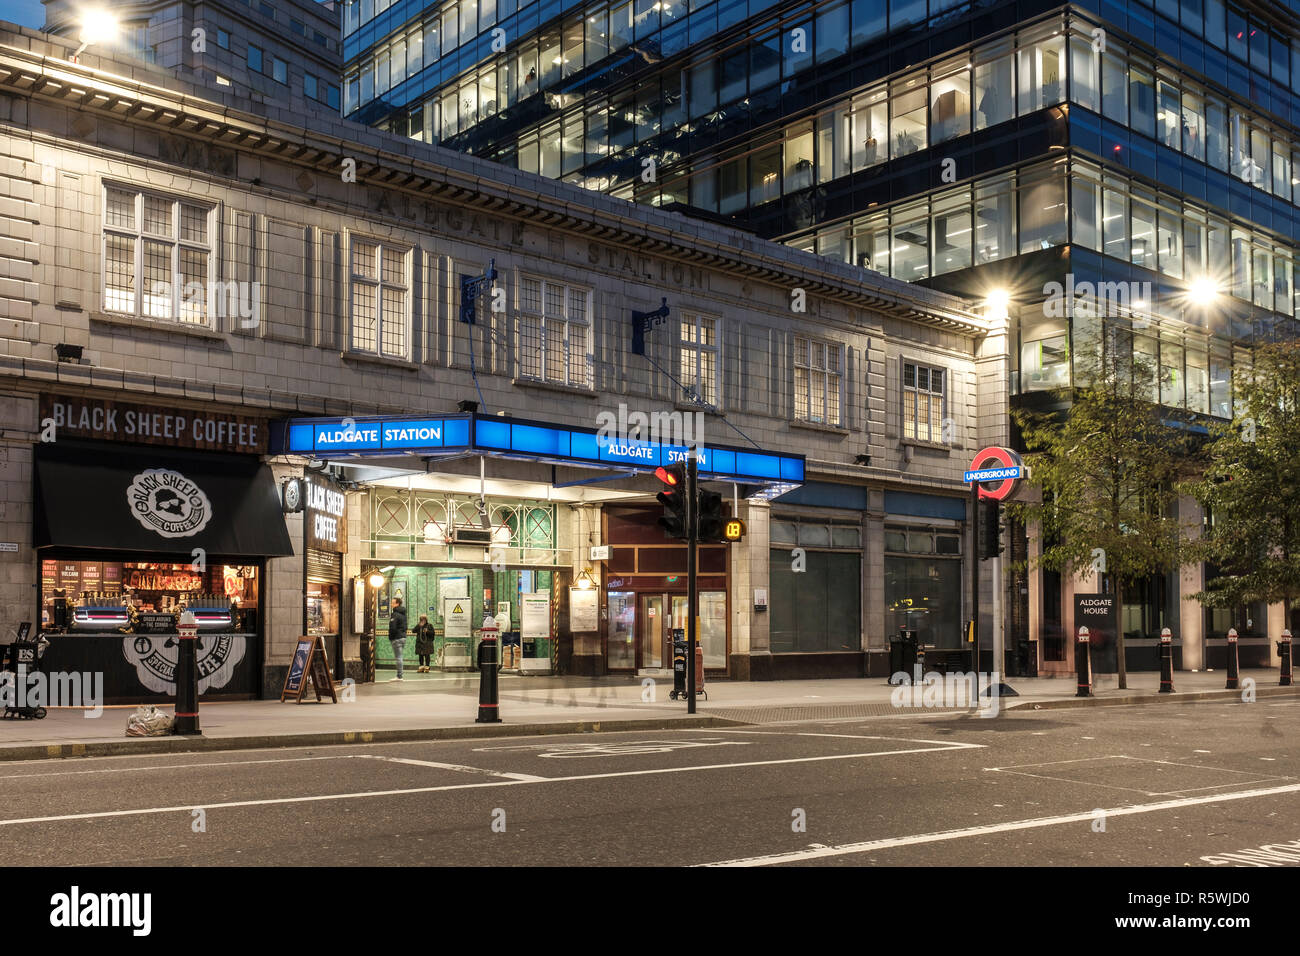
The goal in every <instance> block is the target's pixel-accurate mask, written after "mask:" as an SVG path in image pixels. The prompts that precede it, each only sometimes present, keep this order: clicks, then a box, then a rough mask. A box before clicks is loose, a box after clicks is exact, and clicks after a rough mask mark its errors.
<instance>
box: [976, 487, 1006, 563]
mask: <svg viewBox="0 0 1300 956" xmlns="http://www.w3.org/2000/svg"><path fill="white" fill-rule="evenodd" d="M979 522H980V523H979V555H980V560H981V561H983V560H985V559H987V558H996V557H997V556H998V555H999V554H1001V553H1002V505H1001V504H1000V503H999V502H996V501H991V500H988V499H985V500H983V501H981V502H980V517H979Z"/></svg>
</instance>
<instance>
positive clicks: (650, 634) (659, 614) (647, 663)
mask: <svg viewBox="0 0 1300 956" xmlns="http://www.w3.org/2000/svg"><path fill="white" fill-rule="evenodd" d="M664 634H665V630H664V597H663V595H662V594H643V595H641V640H640V642H639V647H638V650H639V651H640V653H639V655H638V656H639V658H640V660H639V661H638V664H639V666H640V667H663V666H664Z"/></svg>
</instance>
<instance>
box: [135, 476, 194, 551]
mask: <svg viewBox="0 0 1300 956" xmlns="http://www.w3.org/2000/svg"><path fill="white" fill-rule="evenodd" d="M126 500H127V503H128V504H129V505H130V507H131V513H132V514H133V515H135V517H136V520H137V521H139V522H140V523H141V524H142V525H144V526H145V527H146V528H148V529H149V530H150V531H155V532H157V533H158V534H159V535H161V536H162V537H164V538H188V537H190V536H191V535H195V534H198V533H199V532H200V531H202V530H203V529H204V528H206V527H207V525H208V522H209V521H211V520H212V503H211V502H210V501H208V496H207V495H206V494H204V492H203V489H202V488H200V487H199V486H198V485H196V484H195V483H194V482H192V481H190V480H189V479H188V478H186V477H185V476H184V475H182V474H181V473H180V472H179V471H171V470H169V469H166V468H150V469H147V470H146V471H142V472H140V474H138V475H136V476H135V478H134V479H133V480H132V482H131V484H130V485H129V486H128V487H127V489H126Z"/></svg>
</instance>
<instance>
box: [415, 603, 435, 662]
mask: <svg viewBox="0 0 1300 956" xmlns="http://www.w3.org/2000/svg"><path fill="white" fill-rule="evenodd" d="M415 653H416V654H418V655H419V657H420V666H419V667H418V668H417V670H418V671H419V672H420V673H421V674H427V673H428V672H429V658H430V657H432V656H433V625H432V624H430V623H429V615H427V614H421V615H420V623H418V624H416V625H415Z"/></svg>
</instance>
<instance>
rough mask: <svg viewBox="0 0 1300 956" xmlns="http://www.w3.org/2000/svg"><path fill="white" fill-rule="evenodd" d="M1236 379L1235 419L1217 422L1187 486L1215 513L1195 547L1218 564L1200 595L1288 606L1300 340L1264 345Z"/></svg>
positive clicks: (1298, 563)
mask: <svg viewBox="0 0 1300 956" xmlns="http://www.w3.org/2000/svg"><path fill="white" fill-rule="evenodd" d="M1234 386H1235V402H1234V406H1235V413H1236V418H1235V419H1234V420H1233V421H1231V422H1224V423H1222V424H1218V425H1215V426H1213V428H1212V429H1211V439H1212V440H1211V442H1210V443H1209V445H1208V446H1207V447H1206V449H1205V457H1206V467H1205V471H1204V473H1203V475H1202V476H1201V478H1200V480H1199V481H1195V482H1191V483H1189V484H1187V485H1186V486H1185V490H1186V491H1187V492H1188V493H1189V494H1191V495H1192V496H1193V497H1195V498H1196V500H1197V501H1199V502H1200V503H1201V506H1202V507H1204V508H1206V509H1207V511H1208V513H1209V515H1210V516H1211V519H1212V520H1211V521H1210V522H1207V523H1206V526H1205V528H1204V530H1203V533H1202V537H1201V539H1200V540H1199V541H1196V542H1195V543H1194V544H1193V546H1192V547H1191V548H1190V554H1191V555H1192V556H1193V557H1195V558H1196V559H1198V560H1202V561H1208V562H1210V563H1211V564H1214V565H1215V566H1216V567H1217V568H1218V570H1219V573H1218V575H1217V576H1216V577H1215V578H1213V579H1212V580H1211V581H1209V582H1208V583H1207V585H1206V588H1205V590H1204V591H1202V592H1200V593H1199V594H1197V595H1196V598H1197V600H1199V601H1201V602H1202V603H1203V604H1206V605H1208V606H1210V607H1237V606H1240V605H1242V604H1247V603H1250V602H1252V601H1264V602H1266V603H1270V604H1271V603H1275V602H1278V601H1281V602H1282V604H1283V607H1285V608H1286V609H1287V610H1288V611H1289V610H1290V608H1291V604H1292V602H1293V601H1294V600H1295V599H1296V598H1297V597H1300V343H1295V342H1288V343H1280V344H1269V345H1265V346H1261V347H1259V348H1258V349H1256V351H1255V354H1254V361H1253V364H1252V368H1251V370H1250V371H1249V372H1247V373H1245V374H1239V375H1238V376H1237V378H1236V380H1235V382H1234Z"/></svg>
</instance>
